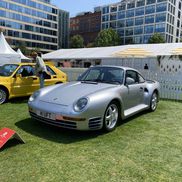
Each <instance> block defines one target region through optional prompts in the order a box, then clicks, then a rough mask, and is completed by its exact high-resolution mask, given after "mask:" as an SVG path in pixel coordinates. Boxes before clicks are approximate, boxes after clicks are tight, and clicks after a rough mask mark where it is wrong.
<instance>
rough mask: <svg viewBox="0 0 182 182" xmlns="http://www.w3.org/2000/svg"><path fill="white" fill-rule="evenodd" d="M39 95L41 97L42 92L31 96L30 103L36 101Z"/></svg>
mask: <svg viewBox="0 0 182 182" xmlns="http://www.w3.org/2000/svg"><path fill="white" fill-rule="evenodd" d="M39 95H40V91H36V92H34V93H33V95H31V96H30V98H29V102H32V101H34V100H35V99H36V98H37V97H38V96H39Z"/></svg>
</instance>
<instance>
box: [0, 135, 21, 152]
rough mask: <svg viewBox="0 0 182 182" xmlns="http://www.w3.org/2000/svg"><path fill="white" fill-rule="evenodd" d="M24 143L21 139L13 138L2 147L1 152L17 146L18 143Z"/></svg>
mask: <svg viewBox="0 0 182 182" xmlns="http://www.w3.org/2000/svg"><path fill="white" fill-rule="evenodd" d="M20 144H22V142H21V141H19V140H17V139H15V138H12V139H10V140H8V141H7V143H6V144H5V145H4V146H3V147H2V148H1V149H0V152H2V151H4V150H6V149H9V148H11V147H15V146H16V145H20Z"/></svg>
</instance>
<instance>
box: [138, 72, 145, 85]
mask: <svg viewBox="0 0 182 182" xmlns="http://www.w3.org/2000/svg"><path fill="white" fill-rule="evenodd" d="M138 81H139V83H144V82H145V79H144V78H143V77H142V76H141V75H140V74H138Z"/></svg>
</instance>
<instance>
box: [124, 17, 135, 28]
mask: <svg viewBox="0 0 182 182" xmlns="http://www.w3.org/2000/svg"><path fill="white" fill-rule="evenodd" d="M133 25H134V19H133V18H132V19H127V20H126V27H131V26H133Z"/></svg>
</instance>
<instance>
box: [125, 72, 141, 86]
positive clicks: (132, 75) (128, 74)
mask: <svg viewBox="0 0 182 182" xmlns="http://www.w3.org/2000/svg"><path fill="white" fill-rule="evenodd" d="M126 78H132V79H133V80H134V81H135V83H134V84H136V83H139V78H138V73H137V72H136V71H133V70H127V71H126Z"/></svg>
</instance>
